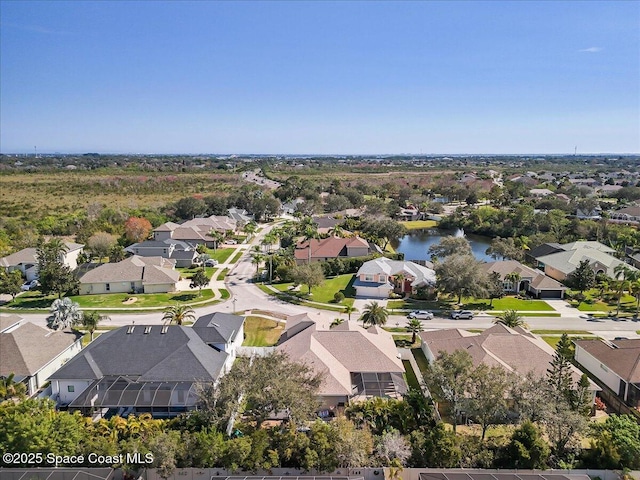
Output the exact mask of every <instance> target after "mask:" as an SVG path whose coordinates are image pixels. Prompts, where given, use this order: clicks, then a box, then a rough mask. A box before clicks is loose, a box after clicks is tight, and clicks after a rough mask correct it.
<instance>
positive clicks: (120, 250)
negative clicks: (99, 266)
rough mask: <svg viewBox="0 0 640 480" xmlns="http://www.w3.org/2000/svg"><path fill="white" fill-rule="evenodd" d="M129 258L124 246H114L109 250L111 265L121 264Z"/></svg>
mask: <svg viewBox="0 0 640 480" xmlns="http://www.w3.org/2000/svg"><path fill="white" fill-rule="evenodd" d="M126 256H127V254H126V252H125V251H124V247H123V246H122V245H114V246H113V247H111V248H110V249H109V261H110V262H111V263H117V262H121V261H122V260H124V259H125V257H126Z"/></svg>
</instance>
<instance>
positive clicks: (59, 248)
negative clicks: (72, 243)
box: [36, 238, 69, 265]
mask: <svg viewBox="0 0 640 480" xmlns="http://www.w3.org/2000/svg"><path fill="white" fill-rule="evenodd" d="M68 251H69V247H68V246H67V244H66V243H64V242H63V241H62V240H61V239H59V238H52V239H50V240H49V241H48V242H46V243H43V244H41V245H40V246H39V247H38V248H37V249H36V257H37V258H38V262H39V263H40V265H45V264H47V263H52V262H59V261H61V260H62V255H64V254H65V253H66V252H68Z"/></svg>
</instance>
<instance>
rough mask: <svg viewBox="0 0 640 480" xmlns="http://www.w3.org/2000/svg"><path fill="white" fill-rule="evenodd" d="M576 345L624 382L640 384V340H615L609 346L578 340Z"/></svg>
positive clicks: (598, 341)
mask: <svg viewBox="0 0 640 480" xmlns="http://www.w3.org/2000/svg"><path fill="white" fill-rule="evenodd" d="M574 343H575V344H576V346H577V347H580V348H582V349H583V350H585V351H586V352H587V353H589V354H590V355H592V356H593V357H595V358H596V359H597V360H598V361H599V362H600V363H603V364H604V365H606V366H607V368H609V370H612V371H613V372H615V374H616V375H618V376H619V377H620V378H622V379H623V380H625V381H627V382H631V383H640V339H637V338H636V339H629V340H613V341H611V342H609V344H607V343H605V342H603V341H601V340H576V341H575V342H574ZM612 345H613V346H612Z"/></svg>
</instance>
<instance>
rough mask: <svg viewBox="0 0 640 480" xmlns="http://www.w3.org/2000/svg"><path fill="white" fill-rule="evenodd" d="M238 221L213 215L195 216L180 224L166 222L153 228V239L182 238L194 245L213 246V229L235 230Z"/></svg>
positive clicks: (222, 231) (222, 230) (220, 230)
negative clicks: (211, 233)
mask: <svg viewBox="0 0 640 480" xmlns="http://www.w3.org/2000/svg"><path fill="white" fill-rule="evenodd" d="M237 228H238V222H237V221H236V220H234V219H232V218H230V217H227V216H216V215H211V216H210V217H205V218H194V219H192V220H187V221H185V222H182V223H180V224H178V223H174V222H166V223H163V224H162V225H160V226H159V227H158V228H156V229H154V230H153V239H154V240H156V241H164V240H169V239H173V240H182V241H183V242H187V243H190V244H192V245H198V244H205V245H206V246H208V247H213V246H214V243H215V239H214V238H213V237H211V236H210V235H209V232H211V231H217V232H221V233H225V232H229V231H231V232H235V231H236V230H237Z"/></svg>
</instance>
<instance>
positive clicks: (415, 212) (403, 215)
mask: <svg viewBox="0 0 640 480" xmlns="http://www.w3.org/2000/svg"><path fill="white" fill-rule="evenodd" d="M423 218H424V214H423V213H422V212H421V211H420V210H419V209H418V207H416V206H415V205H409V206H408V207H407V208H401V209H400V211H399V212H398V213H397V214H396V219H397V220H400V221H407V222H413V221H415V220H422V219H423Z"/></svg>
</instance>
